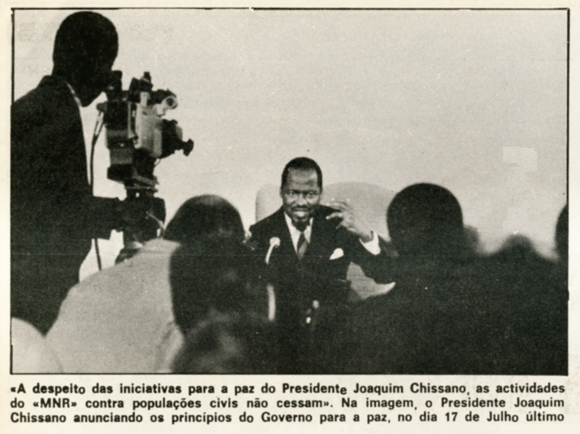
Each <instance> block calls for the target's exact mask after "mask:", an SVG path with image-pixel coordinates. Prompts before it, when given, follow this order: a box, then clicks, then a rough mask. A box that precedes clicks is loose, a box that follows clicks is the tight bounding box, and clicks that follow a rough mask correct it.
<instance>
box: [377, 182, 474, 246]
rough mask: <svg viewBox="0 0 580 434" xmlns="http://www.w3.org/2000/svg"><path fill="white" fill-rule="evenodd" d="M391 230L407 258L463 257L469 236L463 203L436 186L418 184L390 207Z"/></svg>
mask: <svg viewBox="0 0 580 434" xmlns="http://www.w3.org/2000/svg"><path fill="white" fill-rule="evenodd" d="M387 226H388V228H389V234H390V236H391V240H392V242H393V244H394V246H395V248H396V249H397V251H398V252H399V254H400V255H401V256H403V257H405V256H406V257H413V256H430V257H440V256H447V257H455V256H457V255H460V254H462V253H463V251H464V248H465V233H464V227H463V216H462V213H461V207H460V206H459V202H458V201H457V199H456V198H455V196H453V194H451V192H450V191H449V190H447V189H445V188H443V187H440V186H438V185H434V184H414V185H411V186H410V187H407V188H405V189H404V190H402V191H401V192H399V193H398V194H397V195H396V196H395V197H394V199H393V201H392V202H391V204H390V205H389V209H388V211H387Z"/></svg>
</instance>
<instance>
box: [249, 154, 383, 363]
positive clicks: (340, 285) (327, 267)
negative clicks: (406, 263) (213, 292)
mask: <svg viewBox="0 0 580 434" xmlns="http://www.w3.org/2000/svg"><path fill="white" fill-rule="evenodd" d="M321 194H322V171H321V170H320V167H319V166H318V164H316V162H315V161H313V160H311V159H309V158H296V159H294V160H292V161H290V162H289V163H288V164H287V165H286V167H285V168H284V171H283V172H282V183H281V187H280V197H281V198H282V202H283V204H282V207H281V208H280V209H279V210H278V211H276V212H275V213H274V214H272V215H271V216H269V217H267V218H265V219H263V220H261V221H260V222H258V223H256V224H255V225H253V226H252V227H251V228H250V232H251V233H252V237H251V240H250V244H251V245H252V246H253V247H254V249H255V251H256V253H257V254H258V256H259V257H260V258H264V261H265V262H266V264H267V272H266V274H267V276H268V278H269V280H270V281H271V282H272V283H273V284H274V287H275V288H276V290H275V291H276V309H277V311H276V317H277V322H278V324H279V326H280V335H281V344H280V346H281V348H280V351H281V354H282V366H281V367H280V371H281V373H297V372H304V365H303V364H302V363H301V362H300V361H299V359H301V358H302V359H303V358H304V357H305V356H307V355H305V354H304V352H307V351H308V347H307V345H306V344H305V343H306V339H307V338H308V332H307V328H308V325H309V323H310V321H312V316H311V314H312V312H313V311H315V310H316V309H317V308H318V307H323V308H325V309H326V308H330V309H332V308H333V307H337V306H340V305H344V304H345V303H346V302H347V298H348V294H349V286H348V282H347V281H346V274H347V270H348V266H349V264H350V262H351V261H354V262H356V263H357V264H359V265H360V266H361V267H362V268H363V270H364V271H365V273H366V274H367V275H369V276H370V277H374V274H375V272H377V273H379V272H380V274H383V275H384V274H385V271H384V270H385V262H384V260H385V255H382V254H380V253H381V248H380V246H379V239H378V236H377V235H376V233H374V232H373V231H371V230H370V229H369V228H368V227H367V225H366V224H365V222H364V221H363V220H361V219H360V218H359V217H358V216H357V214H356V212H355V211H354V209H353V208H352V207H351V206H350V204H349V202H348V201H333V202H332V203H331V204H330V205H331V206H332V208H331V207H327V206H323V205H321V204H320V198H321Z"/></svg>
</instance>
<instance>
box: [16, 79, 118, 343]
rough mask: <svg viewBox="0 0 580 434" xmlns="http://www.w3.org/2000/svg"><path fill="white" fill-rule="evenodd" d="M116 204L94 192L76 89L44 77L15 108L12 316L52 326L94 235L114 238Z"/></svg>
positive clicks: (62, 82) (40, 324) (38, 325)
mask: <svg viewBox="0 0 580 434" xmlns="http://www.w3.org/2000/svg"><path fill="white" fill-rule="evenodd" d="M114 201H116V200H113V199H102V198H95V197H93V196H92V194H91V189H90V186H89V183H88V178H87V160H86V151H85V142H84V136H83V128H82V123H81V117H80V112H79V107H78V106H77V104H76V102H75V100H74V97H73V96H72V93H71V91H70V89H69V88H68V86H67V85H66V82H65V81H64V80H63V79H61V78H59V77H54V76H48V77H44V78H43V79H42V81H41V82H40V84H39V85H38V87H37V88H36V89H34V90H32V91H31V92H29V93H28V94H26V95H25V96H23V97H22V98H20V99H18V100H17V101H16V102H14V104H13V105H12V109H11V254H12V257H11V265H12V266H11V269H12V280H11V294H12V297H11V308H12V316H16V317H20V318H22V319H25V320H26V321H29V322H31V323H32V324H33V325H35V326H36V327H38V328H39V329H40V330H41V331H42V332H46V331H47V330H48V328H49V327H50V325H51V324H52V322H53V321H54V319H55V318H56V315H57V314H58V309H59V306H60V303H61V301H62V300H63V299H64V297H65V295H66V292H67V291H68V289H69V288H70V287H71V286H73V285H74V284H75V283H77V282H78V279H79V276H78V274H79V269H80V266H81V264H82V262H83V261H84V259H85V257H86V255H87V254H88V252H89V250H90V247H91V238H93V237H95V236H98V237H101V238H108V236H109V234H110V231H111V229H112V228H113V227H115V226H117V225H118V222H117V221H115V219H116V217H117V216H116V214H115V212H114V206H115V205H114Z"/></svg>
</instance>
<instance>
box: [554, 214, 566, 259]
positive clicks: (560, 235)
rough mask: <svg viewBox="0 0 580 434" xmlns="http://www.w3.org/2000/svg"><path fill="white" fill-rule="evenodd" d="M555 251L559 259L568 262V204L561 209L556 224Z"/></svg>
mask: <svg viewBox="0 0 580 434" xmlns="http://www.w3.org/2000/svg"><path fill="white" fill-rule="evenodd" d="M556 251H557V252H558V257H559V259H560V261H561V262H563V263H568V204H566V206H565V207H564V209H562V212H561V213H560V216H559V217H558V223H557V224H556Z"/></svg>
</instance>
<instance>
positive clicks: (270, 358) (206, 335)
mask: <svg viewBox="0 0 580 434" xmlns="http://www.w3.org/2000/svg"><path fill="white" fill-rule="evenodd" d="M276 365H277V353H276V339H275V328H274V325H273V323H271V322H268V321H266V320H264V319H260V318H256V317H250V316H245V315H237V314H233V315H232V314H220V313H213V314H210V317H209V318H208V319H206V320H203V321H201V322H200V323H199V324H198V325H197V326H196V327H195V328H193V329H192V330H191V331H190V332H189V333H188V335H187V336H186V340H185V345H184V348H183V350H182V351H181V353H180V354H179V355H178V357H177V358H176V360H175V362H174V367H173V372H174V373H176V374H275V373H276Z"/></svg>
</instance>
